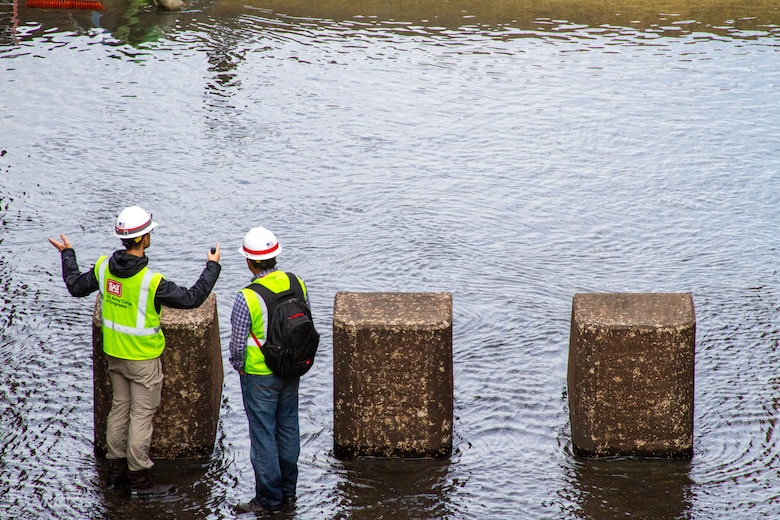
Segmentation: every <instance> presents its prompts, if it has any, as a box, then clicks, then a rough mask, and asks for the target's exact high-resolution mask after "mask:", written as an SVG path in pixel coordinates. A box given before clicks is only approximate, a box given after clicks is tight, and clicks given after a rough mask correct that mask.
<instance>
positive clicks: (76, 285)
mask: <svg viewBox="0 0 780 520" xmlns="http://www.w3.org/2000/svg"><path fill="white" fill-rule="evenodd" d="M155 227H157V222H155V221H154V220H152V215H151V213H147V212H146V211H145V210H144V209H143V208H141V207H139V206H131V207H128V208H125V209H123V210H122V211H121V212H120V213H119V216H118V217H117V219H116V225H115V227H114V235H115V236H116V237H118V238H120V239H121V240H122V245H123V246H124V248H125V249H124V250H122V249H120V250H117V251H115V252H114V253H113V255H112V256H111V257H107V256H101V257H100V258H99V259H98V260H97V262H96V263H95V266H94V267H93V268H92V269H90V270H89V271H85V272H83V273H82V272H80V270H79V267H78V262H77V261H76V252H75V251H74V250H73V247H72V245H71V243H70V242H69V241H68V239H67V237H66V236H65V235H60V239H61V241H60V240H56V239H52V238H50V239H49V242H50V243H51V244H52V245H53V246H54V247H55V248H57V250H58V251H59V252H60V254H61V256H62V278H63V280H64V281H65V285H66V286H67V288H68V291H69V292H70V294H71V295H72V296H78V297H81V296H87V295H89V294H92V293H93V292H95V291H100V300H101V313H102V331H103V352H104V353H105V354H106V359H107V361H108V375H109V379H110V380H111V388H112V391H113V399H112V404H111V411H110V412H109V414H108V418H107V424H106V443H107V445H108V452H107V454H106V458H107V459H108V479H107V487H108V488H109V489H119V488H124V487H125V486H128V485H129V487H130V495H131V496H138V497H148V496H155V495H166V494H169V493H171V492H173V486H171V485H167V484H157V483H155V482H154V481H153V480H152V478H151V474H150V468H151V467H152V465H153V464H154V463H153V462H152V460H151V459H150V458H149V447H150V445H151V442H152V421H153V419H154V414H155V413H156V412H157V407H158V406H159V404H160V392H161V389H162V382H163V372H162V364H161V362H160V355H161V354H162V352H163V349H164V348H165V337H164V336H163V333H162V330H161V329H160V312H161V310H162V306H163V305H165V306H167V307H173V308H178V309H192V308H195V307H198V306H200V305H201V304H202V303H203V302H204V301H205V300H206V298H207V297H208V295H209V293H211V290H212V288H213V287H214V284H215V283H216V282H217V278H218V277H219V273H220V270H221V266H220V265H219V259H220V253H219V244H217V245H216V247H215V248H212V249H211V251H209V252H207V253H206V257H207V262H206V267H205V268H204V269H203V272H202V273H201V275H200V278H199V279H198V281H197V282H195V285H193V286H192V287H191V288H189V289H186V288H184V287H179V286H178V285H176V284H175V283H173V282H170V281H168V280H166V279H165V278H164V277H163V276H162V275H161V274H159V273H155V272H153V271H151V270H150V269H149V268H148V267H147V263H148V261H149V259H148V258H147V257H146V254H145V251H146V249H147V248H148V247H149V246H150V245H151V231H152V229H154V228H155Z"/></svg>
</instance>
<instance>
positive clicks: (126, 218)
mask: <svg viewBox="0 0 780 520" xmlns="http://www.w3.org/2000/svg"><path fill="white" fill-rule="evenodd" d="M156 227H157V222H155V221H153V220H152V214H151V213H147V212H146V210H145V209H143V208H141V207H139V206H130V207H129V208H125V209H123V210H122V211H121V213H119V216H118V217H117V218H116V226H115V227H114V235H115V236H118V237H119V238H135V237H140V236H142V235H145V234H147V233H148V232H150V231H151V230H153V229H154V228H156Z"/></svg>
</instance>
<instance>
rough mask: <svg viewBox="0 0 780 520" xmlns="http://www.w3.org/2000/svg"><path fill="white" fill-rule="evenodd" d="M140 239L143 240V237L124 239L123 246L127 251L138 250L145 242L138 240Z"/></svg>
mask: <svg viewBox="0 0 780 520" xmlns="http://www.w3.org/2000/svg"><path fill="white" fill-rule="evenodd" d="M138 238H143V235H141V237H135V238H123V239H122V245H123V246H125V249H138V247H140V244H141V243H142V242H143V240H138V241H136V239H138Z"/></svg>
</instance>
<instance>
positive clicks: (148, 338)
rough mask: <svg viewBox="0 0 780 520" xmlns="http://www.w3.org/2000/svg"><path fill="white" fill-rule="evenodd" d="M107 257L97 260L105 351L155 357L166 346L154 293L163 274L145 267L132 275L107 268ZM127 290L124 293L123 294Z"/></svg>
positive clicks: (122, 356) (131, 357) (129, 355)
mask: <svg viewBox="0 0 780 520" xmlns="http://www.w3.org/2000/svg"><path fill="white" fill-rule="evenodd" d="M107 258H108V257H105V256H103V257H100V258H99V259H98V262H97V264H95V271H96V275H97V279H98V288H99V290H100V295H101V314H102V325H103V327H102V330H103V352H105V353H106V354H108V355H111V356H114V357H118V358H122V359H135V360H142V359H154V358H156V357H159V356H160V354H162V351H163V349H164V348H165V337H164V336H163V333H162V329H161V328H160V314H159V313H158V312H157V309H155V307H154V295H155V293H156V292H157V287H158V286H159V285H160V281H161V280H162V275H161V274H159V273H154V272H152V271H150V270H149V269H148V268H146V267H144V268H143V269H141V270H140V271H139V272H138V273H136V274H135V275H133V276H131V277H129V278H118V277H114V276H112V275H111V272H110V271H109V270H108V261H107ZM123 293H124V294H123Z"/></svg>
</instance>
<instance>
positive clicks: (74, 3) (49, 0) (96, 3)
mask: <svg viewBox="0 0 780 520" xmlns="http://www.w3.org/2000/svg"><path fill="white" fill-rule="evenodd" d="M27 7H33V8H38V9H92V10H100V9H103V4H101V3H100V0H27Z"/></svg>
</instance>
